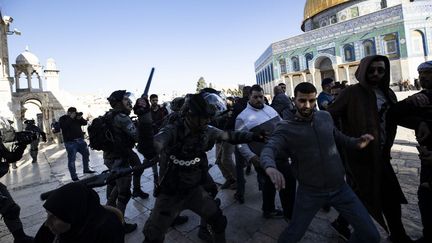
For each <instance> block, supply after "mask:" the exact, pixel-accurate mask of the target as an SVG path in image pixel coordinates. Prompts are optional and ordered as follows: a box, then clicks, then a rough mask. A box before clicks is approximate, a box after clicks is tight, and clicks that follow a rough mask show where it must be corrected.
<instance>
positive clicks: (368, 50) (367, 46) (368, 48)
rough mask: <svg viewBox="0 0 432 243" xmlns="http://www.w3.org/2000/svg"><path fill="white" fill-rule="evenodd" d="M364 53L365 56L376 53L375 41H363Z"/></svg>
mask: <svg viewBox="0 0 432 243" xmlns="http://www.w3.org/2000/svg"><path fill="white" fill-rule="evenodd" d="M363 53H364V56H365V57H367V56H372V55H375V43H374V42H373V41H371V40H365V41H363Z"/></svg>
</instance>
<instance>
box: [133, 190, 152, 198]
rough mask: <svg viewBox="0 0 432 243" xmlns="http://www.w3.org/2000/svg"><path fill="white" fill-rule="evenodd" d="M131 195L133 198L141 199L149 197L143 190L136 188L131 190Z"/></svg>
mask: <svg viewBox="0 0 432 243" xmlns="http://www.w3.org/2000/svg"><path fill="white" fill-rule="evenodd" d="M132 197H133V198H135V197H139V198H141V199H147V198H149V194H148V193H145V192H143V191H142V190H141V189H136V190H133V192H132Z"/></svg>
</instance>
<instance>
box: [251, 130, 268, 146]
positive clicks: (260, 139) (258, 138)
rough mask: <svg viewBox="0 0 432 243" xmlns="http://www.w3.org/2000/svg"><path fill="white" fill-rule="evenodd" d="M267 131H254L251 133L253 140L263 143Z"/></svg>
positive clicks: (266, 136)
mask: <svg viewBox="0 0 432 243" xmlns="http://www.w3.org/2000/svg"><path fill="white" fill-rule="evenodd" d="M268 136H269V133H268V132H267V131H265V130H260V131H256V132H254V133H253V135H252V140H253V141H254V142H259V143H265V142H266V141H267V139H268Z"/></svg>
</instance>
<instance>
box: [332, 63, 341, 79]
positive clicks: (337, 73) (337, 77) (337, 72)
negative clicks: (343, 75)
mask: <svg viewBox="0 0 432 243" xmlns="http://www.w3.org/2000/svg"><path fill="white" fill-rule="evenodd" d="M333 70H334V74H335V81H340V80H339V67H338V66H337V65H334V66H333Z"/></svg>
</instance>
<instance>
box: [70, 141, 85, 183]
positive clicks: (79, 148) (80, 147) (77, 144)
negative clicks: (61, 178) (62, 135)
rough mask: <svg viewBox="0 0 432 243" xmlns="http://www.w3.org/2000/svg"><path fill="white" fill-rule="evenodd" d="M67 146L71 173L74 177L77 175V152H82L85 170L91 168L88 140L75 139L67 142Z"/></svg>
mask: <svg viewBox="0 0 432 243" xmlns="http://www.w3.org/2000/svg"><path fill="white" fill-rule="evenodd" d="M65 148H66V152H67V157H68V168H69V173H70V175H71V177H72V178H76V177H77V174H76V169H75V160H76V154H77V153H80V154H81V156H82V162H83V170H84V171H87V170H89V160H90V158H89V157H90V152H89V150H88V147H87V143H86V141H84V139H82V138H79V139H75V140H73V141H68V142H65Z"/></svg>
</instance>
